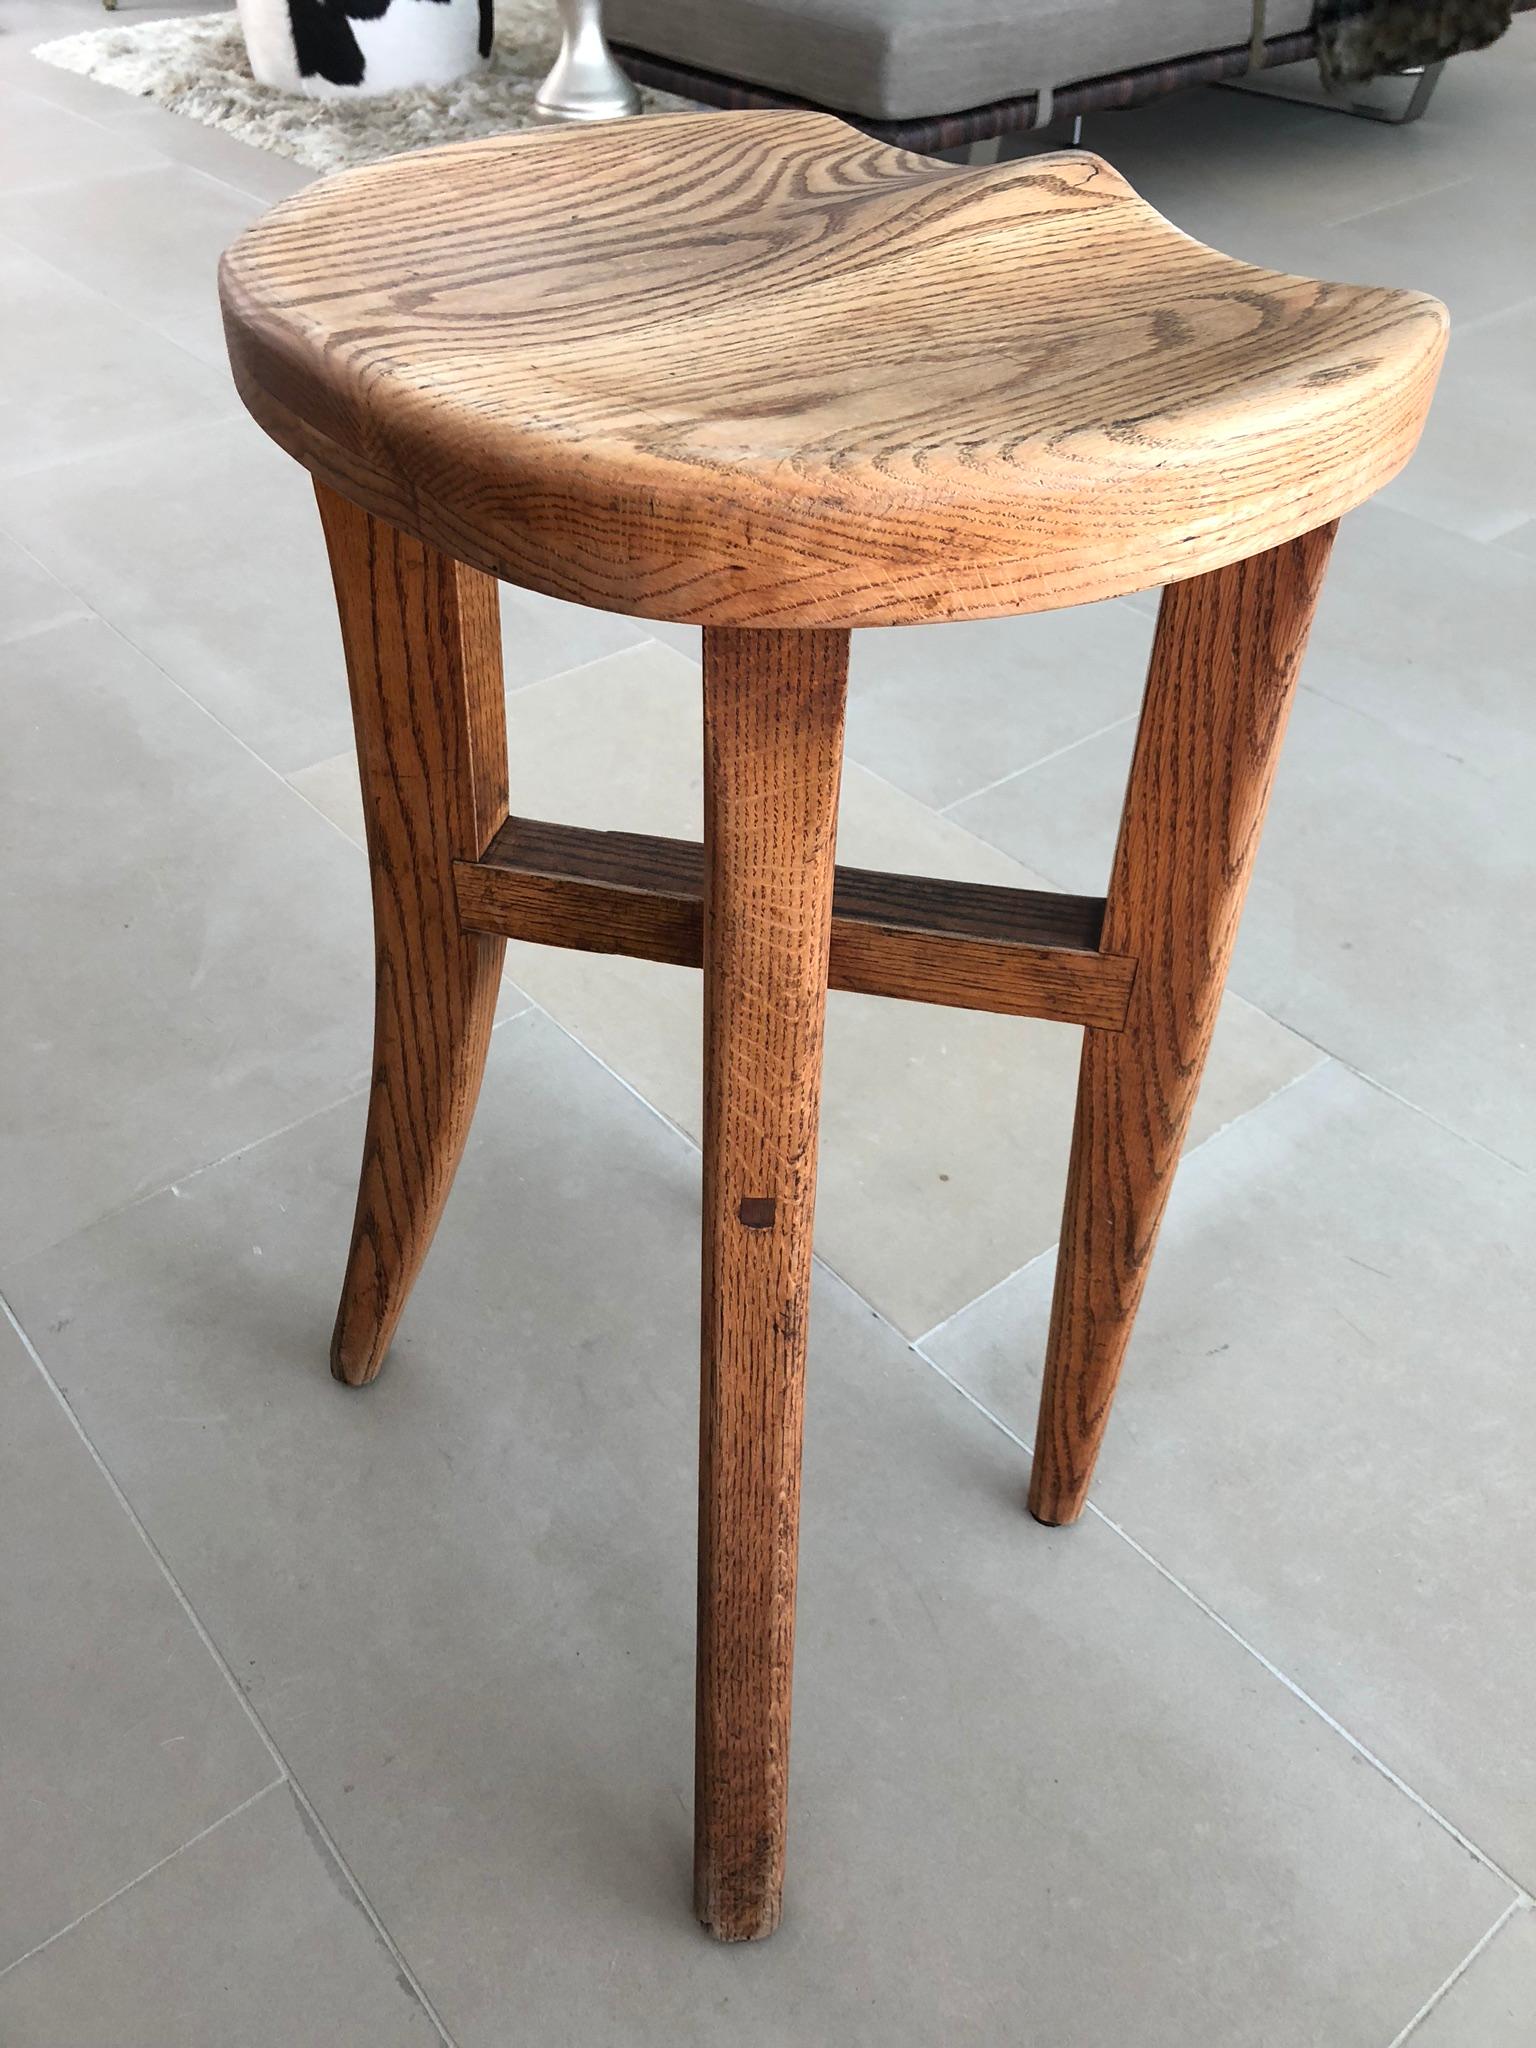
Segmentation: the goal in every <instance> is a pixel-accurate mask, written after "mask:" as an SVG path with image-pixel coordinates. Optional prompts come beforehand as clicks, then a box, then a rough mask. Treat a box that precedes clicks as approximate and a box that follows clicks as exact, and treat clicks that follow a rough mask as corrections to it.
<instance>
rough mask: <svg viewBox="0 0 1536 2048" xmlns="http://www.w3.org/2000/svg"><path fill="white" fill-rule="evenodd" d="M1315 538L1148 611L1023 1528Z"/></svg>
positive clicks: (1111, 1365) (1194, 1008)
mask: <svg viewBox="0 0 1536 2048" xmlns="http://www.w3.org/2000/svg"><path fill="white" fill-rule="evenodd" d="M1332 544H1333V528H1332V527H1331V526H1328V527H1321V528H1319V529H1318V530H1317V531H1316V532H1313V533H1309V534H1306V535H1304V536H1303V537H1302V538H1301V539H1299V540H1295V541H1291V542H1288V543H1287V544H1286V545H1285V546H1283V547H1277V548H1273V549H1271V550H1270V551H1269V552H1268V553H1267V554H1263V555H1255V556H1254V557H1252V559H1250V560H1249V561H1246V562H1238V563H1234V564H1233V565H1232V566H1231V567H1230V568H1226V569H1219V570H1216V571H1214V572H1213V573H1212V574H1210V575H1207V576H1200V577H1196V578H1194V579H1192V580H1191V581H1190V582H1187V583H1175V584H1171V585H1170V586H1169V588H1168V589H1167V590H1166V591H1165V592H1164V593H1163V604H1162V610H1161V613H1160V615H1159V618H1158V626H1157V639H1156V642H1155V644H1154V646H1153V650H1152V664H1151V670H1150V673H1149V675H1148V678H1147V694H1146V700H1145V703H1144V705H1143V708H1142V714H1141V727H1140V731H1139V733H1138V735H1137V740H1136V752H1135V757H1134V759H1133V761H1132V764H1131V774H1130V783H1129V786H1128V788H1127V791H1126V798H1125V810H1124V812H1123V814H1122V817H1121V821H1120V837H1119V843H1118V845H1117V847H1116V850H1115V861H1114V867H1113V870H1112V872H1111V877H1110V884H1109V894H1108V898H1107V900H1106V904H1105V913H1104V935H1103V940H1102V946H1103V950H1104V951H1105V952H1107V953H1119V954H1126V955H1130V956H1132V957H1134V958H1135V959H1136V961H1137V962H1138V966H1137V970H1136V981H1135V986H1134V987H1133V989H1132V992H1131V1003H1130V1010H1129V1014H1128V1015H1127V1018H1126V1023H1125V1028H1124V1029H1123V1030H1122V1031H1117V1032H1112V1031H1100V1030H1093V1029H1090V1030H1088V1031H1086V1032H1085V1033H1084V1036H1083V1056H1082V1067H1081V1071H1080V1075H1079V1080H1078V1092H1077V1122H1076V1126H1075V1128H1074V1131H1073V1136H1072V1161H1071V1166H1070V1169H1069V1172H1068V1176H1067V1197H1066V1207H1065V1210H1064V1213H1063V1216H1062V1227H1061V1246H1060V1250H1059V1251H1058V1253H1057V1259H1056V1292H1055V1298H1054V1301H1053V1303H1052V1308H1051V1330H1050V1338H1049V1341H1048V1344H1047V1349H1046V1362H1045V1384H1044V1387H1043V1388H1042V1390H1041V1396H1040V1422H1039V1428H1038V1431H1037V1433H1036V1438H1035V1462H1034V1469H1033V1472H1032V1473H1031V1476H1030V1488H1029V1506H1030V1512H1031V1513H1032V1514H1033V1515H1034V1516H1035V1517H1036V1518H1037V1519H1038V1520H1039V1521H1042V1522H1053V1523H1054V1522H1073V1521H1076V1519H1077V1517H1078V1516H1079V1515H1080V1514H1081V1513H1082V1511H1083V1503H1084V1500H1085V1498H1086V1496H1087V1492H1088V1484H1089V1480H1090V1479H1091V1477H1092V1474H1093V1466H1094V1460H1095V1459H1096V1457H1097V1456H1098V1451H1099V1445H1100V1442H1101V1440H1102V1438H1103V1435H1104V1428H1105V1424H1106V1423H1107V1422H1108V1420H1109V1408H1110V1403H1111V1401H1112V1400H1113V1399H1114V1392H1115V1383H1116V1381H1117V1380H1118V1378H1119V1376H1120V1367H1121V1363H1122V1361H1123V1359H1124V1356H1125V1347H1126V1343H1127V1341H1128V1339H1129V1337H1130V1334H1131V1324H1132V1322H1133V1320H1134V1318H1135V1315H1136V1309H1137V1306H1138V1304H1139V1302H1140V1300H1141V1291H1142V1286H1143V1284H1144V1282H1145V1280H1146V1276H1147V1268H1148V1265H1149V1263H1150V1261H1151V1257H1152V1248H1153V1245H1154V1243H1155V1241H1156V1238H1157V1230H1158V1225H1159V1223H1160V1222H1161V1220H1162V1214H1163V1207H1164V1204H1165V1203H1166V1202H1167V1199H1168V1192H1169V1189H1170V1187H1171V1186H1172V1183H1173V1174H1174V1169H1175V1167H1176V1166H1177V1164H1178V1159H1179V1150H1180V1147H1181V1145H1182V1144H1183V1141H1184V1133H1185V1130H1186V1128H1187V1126H1188V1123H1189V1117H1190V1112H1191V1110H1192V1109H1193V1108H1194V1103H1195V1095H1196V1092H1197V1090H1198V1088H1199V1085H1200V1073H1201V1069H1202V1067H1203V1066H1204V1064H1205V1055H1206V1051H1207V1048H1208V1047H1209V1045H1210V1042H1211V1033H1212V1031H1213V1030H1214V1028H1215V1024H1216V1012H1217V1008H1218V1005H1219V1004H1220V1001H1221V992H1222V987H1223V984H1224V983H1225V981H1226V978H1227V963H1228V960H1229V958H1230V956H1231V952H1232V946H1233V942H1234V940H1235V939H1236V937H1237V923H1238V918H1239V916H1240V915H1241V912H1242V907H1243V896H1244V894H1245V892H1246V890H1247V887H1248V877H1249V872H1250V870H1251V868H1252V865H1253V857H1254V852H1255V850H1256V848H1257V846H1258V841H1259V832H1260V829H1261V827H1262V825H1263V822H1264V811H1265V807H1266V805H1267V804H1268V801H1269V791H1270V784H1271V781H1272V780H1273V777H1274V772H1275V764H1276V761H1277V759H1278V756H1279V752H1280V742H1281V739H1282V737H1283V736H1284V732H1285V724H1286V718H1287V716H1288V714H1289V711H1290V705H1291V697H1292V694H1293V692H1294V689H1295V684H1296V675H1297V670H1298V668H1299V666H1300V662H1301V655H1302V650H1303V648H1304V646H1305V644H1306V638H1307V629H1308V627H1309V626H1310V624H1311V621H1312V610H1313V606H1314V605H1315V603H1316V601H1317V594H1318V591H1319V589H1320V587H1321V584H1322V580H1323V572H1324V570H1325V569H1326V567H1327V563H1328V552H1329V549H1330V547H1331V546H1332Z"/></svg>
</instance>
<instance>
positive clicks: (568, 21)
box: [533, 0, 640, 121]
mask: <svg viewBox="0 0 1536 2048" xmlns="http://www.w3.org/2000/svg"><path fill="white" fill-rule="evenodd" d="M560 22H561V28H562V30H563V40H562V42H561V45H560V54H559V56H558V57H557V58H556V59H555V62H554V68H553V69H552V70H551V72H550V74H549V76H548V78H546V79H545V81H544V83H543V84H542V85H541V86H540V87H539V90H538V92H537V94H536V95H535V97H534V102H533V110H534V112H535V113H536V114H537V115H538V116H539V118H540V120H543V121H616V120H621V119H622V118H623V117H624V115H626V114H638V113H639V111H640V95H639V93H638V92H636V90H635V88H634V85H633V83H632V82H631V80H630V79H629V78H627V77H626V76H625V74H624V73H623V72H622V71H621V70H620V69H619V67H618V65H617V64H616V63H615V61H614V57H613V52H612V51H611V50H610V49H609V47H608V44H607V42H606V40H605V39H604V36H603V8H602V0H560Z"/></svg>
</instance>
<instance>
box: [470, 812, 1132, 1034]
mask: <svg viewBox="0 0 1536 2048" xmlns="http://www.w3.org/2000/svg"><path fill="white" fill-rule="evenodd" d="M456 872H457V878H458V895H459V918H460V921H461V923H462V924H463V926H464V928H465V930H466V931H481V932H491V933H496V934H499V935H500V936H501V937H503V938H509V939H523V940H528V941H532V942H533V943H535V944H539V945H546V946H569V947H575V948H577V949H578V950H580V951H582V952H587V953H624V954H628V955H630V956H632V957H634V958H638V959H642V960H663V961H667V962H670V963H671V964H673V965H674V966H679V967H698V966H701V965H702V964H703V958H704V849H703V847H702V846H699V845H696V844H693V843H691V842H690V841H688V840H683V839H659V838H654V837H651V836H650V835H648V834H642V833H637V832H593V831H587V830H585V829H583V828H582V827H580V826H574V825H550V824H544V823H542V822H540V821H538V820H535V819H532V818H509V819H508V820H507V822H506V824H505V825H504V826H503V827H502V828H501V830H500V831H499V832H498V833H497V835H496V837H495V838H494V839H493V840H492V842H491V844H490V845H489V846H488V847H487V848H486V851H485V855H484V858H483V859H481V860H479V861H461V862H459V864H458V867H457V870H456ZM1103 914H1104V904H1103V900H1102V898H1099V897H1093V896H1066V895H1056V894H1052V893H1050V892H1047V891H1042V890H1037V889H1006V888H998V887H996V886H994V885H992V884H989V883H980V882H949V881H938V880H933V879H930V878H928V877H926V876H920V875H899V874H884V873H879V872H877V871H875V870H873V869H869V868H839V869H838V870H837V879H836V883H835V885H834V889H833V896H832V953H831V967H830V981H831V986H832V987H833V988H838V989H850V990H853V991H855V992H856V993H859V994H862V995H878V996H894V997H898V998H902V999H904V1000H906V1001H908V1002H919V1003H941V1004H946V1005H948V1006H950V1007H952V1008H956V1009H967V1010H993V1011H998V1012H1001V1013H1003V1014H1005V1015H1008V1016H1014V1017H1046V1018H1051V1019H1054V1020H1055V1021H1057V1022H1059V1023H1067V1024H1095V1025H1098V1026H1100V1027H1101V1028H1103V1029H1105V1030H1111V1031H1115V1030H1118V1029H1119V1028H1120V1026H1121V1024H1123V1023H1124V1021H1125V1013H1126V1005H1127V1003H1128V1002H1129V1000H1130V992H1131V983H1132V981H1133V980H1134V979H1135V973H1136V967H1135V962H1134V961H1131V960H1125V959H1121V958H1119V957H1118V956H1116V955H1113V954H1108V953H1101V952H1100V951H1099V932H1100V926H1101V924H1102V920H1103Z"/></svg>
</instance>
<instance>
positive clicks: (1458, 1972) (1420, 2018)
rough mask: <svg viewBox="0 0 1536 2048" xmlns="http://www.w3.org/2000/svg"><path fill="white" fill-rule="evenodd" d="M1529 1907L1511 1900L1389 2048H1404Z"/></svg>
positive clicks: (1394, 2037)
mask: <svg viewBox="0 0 1536 2048" xmlns="http://www.w3.org/2000/svg"><path fill="white" fill-rule="evenodd" d="M1529 1907H1530V1901H1529V1900H1521V1899H1511V1900H1510V1902H1509V1904H1508V1905H1507V1906H1506V1907H1505V1908H1504V1910H1503V1912H1502V1913H1501V1914H1500V1915H1499V1917H1498V1919H1497V1920H1495V1921H1494V1923H1493V1925H1492V1926H1491V1927H1490V1928H1489V1929H1488V1932H1487V1933H1486V1934H1485V1935H1484V1936H1483V1938H1482V1939H1481V1941H1477V1942H1474V1943H1473V1945H1472V1947H1471V1948H1470V1949H1468V1951H1467V1953H1466V1954H1465V1955H1464V1956H1463V1957H1462V1959H1461V1961H1460V1962H1459V1963H1458V1964H1457V1965H1456V1967H1455V1969H1454V1970H1452V1972H1451V1974H1450V1975H1449V1977H1447V1978H1446V1980H1445V1982H1444V1983H1443V1984H1442V1985H1441V1986H1440V1987H1439V1989H1438V1990H1436V1991H1432V1992H1431V1993H1430V1994H1429V1996H1428V1998H1426V1999H1425V2001H1424V2003H1423V2004H1422V2005H1421V2006H1420V2007H1419V2009H1418V2011H1417V2012H1416V2013H1415V2014H1414V2015H1413V2018H1412V2019H1411V2020H1410V2021H1409V2022H1408V2024H1407V2026H1406V2027H1404V2028H1402V2029H1401V2031H1400V2032H1398V2033H1396V2034H1394V2035H1393V2036H1392V2039H1391V2040H1390V2041H1389V2042H1388V2043H1387V2048H1404V2043H1405V2042H1406V2041H1407V2040H1408V2038H1409V2036H1410V2035H1412V2034H1414V2033H1416V2032H1417V2031H1418V2029H1419V2027H1420V2026H1421V2025H1422V2023H1423V2022H1424V2021H1425V2020H1427V2019H1428V2018H1429V2016H1430V2014H1431V2013H1432V2012H1433V2011H1434V2009H1435V2007H1436V2006H1437V2005H1439V2003H1440V2001H1441V2000H1442V1999H1443V1998H1444V1997H1445V1995H1446V1993H1447V1992H1448V1991H1450V1990H1452V1989H1453V1988H1454V1986H1456V1985H1457V1984H1459V1983H1460V1982H1461V1980H1462V1978H1463V1977H1465V1975H1466V1974H1467V1972H1468V1970H1470V1969H1471V1967H1472V1965H1473V1964H1474V1963H1475V1962H1476V1961H1477V1959H1478V1957H1479V1956H1480V1955H1481V1954H1482V1953H1483V1951H1484V1950H1485V1949H1486V1948H1487V1947H1488V1946H1489V1944H1490V1943H1491V1942H1492V1941H1493V1940H1494V1939H1495V1938H1496V1936H1497V1935H1498V1934H1499V1933H1500V1931H1501V1930H1502V1929H1503V1928H1504V1926H1505V1925H1506V1924H1507V1923H1508V1922H1509V1921H1510V1920H1512V1919H1513V1918H1514V1916H1515V1914H1516V1913H1523V1912H1527V1911H1528V1910H1529Z"/></svg>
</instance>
